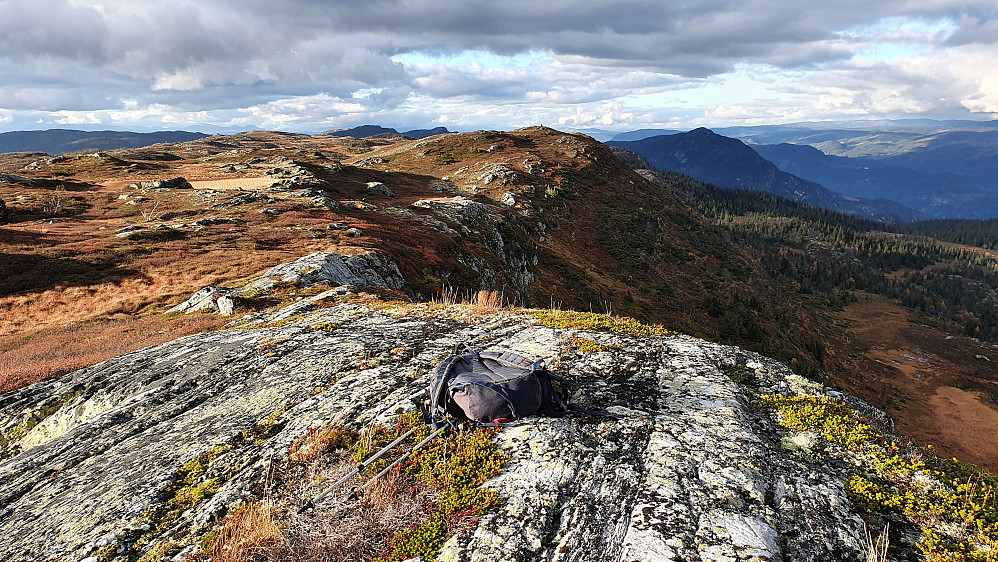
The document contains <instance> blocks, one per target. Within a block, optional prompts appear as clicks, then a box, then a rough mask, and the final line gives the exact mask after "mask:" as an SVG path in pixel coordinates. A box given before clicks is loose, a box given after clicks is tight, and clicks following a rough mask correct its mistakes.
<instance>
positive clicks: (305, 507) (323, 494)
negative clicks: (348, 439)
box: [298, 428, 416, 513]
mask: <svg viewBox="0 0 998 562" xmlns="http://www.w3.org/2000/svg"><path fill="white" fill-rule="evenodd" d="M414 431H416V429H415V428H413V429H410V430H409V431H406V432H405V433H403V434H402V436H401V437H399V438H398V439H396V440H395V441H392V442H391V443H389V444H388V445H386V446H385V448H384V449H381V450H380V451H378V452H377V453H375V454H374V456H372V457H371V458H369V459H367V460H366V461H364V462H362V463H360V465H359V466H358V467H357V468H355V469H353V470H352V471H350V474H347V475H346V476H344V477H343V478H340V479H339V480H337V481H336V482H334V483H333V484H331V485H330V486H329V487H327V488H326V489H325V490H323V491H322V492H320V493H319V495H317V496H315V497H314V498H312V499H311V500H309V501H308V503H306V504H305V505H303V506H302V507H301V509H299V510H298V513H303V512H305V511H307V510H309V509H312V508H313V507H315V503H316V502H318V501H321V500H322V498H324V497H326V496H328V495H329V493H330V492H332V491H333V490H335V489H336V488H337V487H338V486H339V485H340V484H342V483H344V482H346V481H347V480H349V479H351V478H353V477H354V476H356V475H357V474H359V473H360V472H361V471H363V470H364V469H365V468H367V465H369V464H371V463H372V462H374V461H376V460H378V459H379V458H381V455H384V454H385V453H387V452H388V451H390V450H392V448H393V447H395V446H396V445H398V444H399V443H401V442H403V441H405V440H406V438H407V437H409V436H410V435H412V433H413V432H414Z"/></svg>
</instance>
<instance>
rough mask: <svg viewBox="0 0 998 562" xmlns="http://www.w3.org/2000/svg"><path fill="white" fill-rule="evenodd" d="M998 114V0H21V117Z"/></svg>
mask: <svg viewBox="0 0 998 562" xmlns="http://www.w3.org/2000/svg"><path fill="white" fill-rule="evenodd" d="M911 117H916V118H933V119H992V118H996V117H998V3H996V2H995V1H994V0H984V1H963V2H959V1H951V0H907V1H897V2H895V1H883V0H834V1H828V0H821V1H815V0H607V1H602V2H586V1H580V0H542V1H537V0H503V1H500V2H496V1H494V0H493V1H478V0H475V1H471V0H467V1H455V0H363V1H357V0H285V1H280V2H276V1H273V0H228V1H221V0H196V1H189V0H171V1H169V2H163V1H161V0H104V1H102V2H94V1H90V0H0V131H8V130H19V129H38V128H51V127H74V128H87V129H102V128H109V129H131V130H156V129H188V130H201V131H205V132H215V131H234V130H247V129H252V128H265V129H278V130H286V131H298V132H317V131H322V130H326V129H331V128H344V127H351V126H354V125H360V124H365V123H377V124H381V125H385V126H391V127H396V128H398V129H400V130H405V129H410V128H428V127H434V126H440V125H443V126H446V127H448V128H450V129H451V130H472V129H482V128H486V129H511V128H516V127H521V126H526V125H532V124H541V123H542V124H545V125H550V126H555V127H561V128H565V129H572V128H579V129H584V128H599V129H607V130H631V129H637V128H645V127H661V128H679V129H688V128H692V127H697V126H701V125H706V126H721V125H742V124H769V123H787V122H795V121H809V120H829V119H836V120H838V119H868V118H911Z"/></svg>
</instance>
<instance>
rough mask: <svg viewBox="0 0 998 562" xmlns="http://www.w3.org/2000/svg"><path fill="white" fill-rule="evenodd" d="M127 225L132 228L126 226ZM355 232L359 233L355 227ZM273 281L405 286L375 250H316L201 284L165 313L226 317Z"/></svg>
mask: <svg viewBox="0 0 998 562" xmlns="http://www.w3.org/2000/svg"><path fill="white" fill-rule="evenodd" d="M128 228H133V227H126V229H128ZM122 230H125V229H122ZM352 230H357V229H352ZM357 234H360V231H359V230H357ZM275 281H284V282H289V283H294V284H296V285H299V286H301V287H309V286H312V285H320V284H322V285H330V286H333V287H338V286H344V285H356V286H360V287H374V288H382V289H401V288H402V287H404V286H405V279H404V278H403V277H402V273H401V272H399V269H398V265H396V264H395V262H394V261H392V260H391V259H389V258H386V257H383V256H381V255H380V254H378V253H377V252H367V253H365V254H361V255H358V256H347V255H343V254H338V253H336V252H319V253H315V254H311V255H308V256H305V257H303V258H301V259H298V260H295V261H293V262H289V263H283V264H280V265H277V266H274V267H272V268H270V269H269V270H267V272H266V273H264V274H263V276H261V277H257V278H256V279H253V280H251V281H250V282H249V283H246V284H245V285H243V286H242V287H238V288H232V287H215V286H209V287H203V288H201V289H200V290H198V292H196V293H194V294H193V295H191V297H190V298H188V299H187V300H186V301H184V302H182V303H180V304H178V305H176V306H174V307H172V308H170V309H169V310H167V311H166V314H169V313H171V312H183V313H185V314H190V313H192V312H214V311H217V312H218V313H219V314H221V315H223V316H228V315H231V314H233V313H234V312H235V305H236V302H235V300H234V299H233V298H232V297H245V296H247V295H248V296H259V295H261V294H265V293H268V292H269V291H270V290H271V289H273V287H274V283H275Z"/></svg>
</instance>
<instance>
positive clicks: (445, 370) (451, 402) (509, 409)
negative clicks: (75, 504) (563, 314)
mask: <svg viewBox="0 0 998 562" xmlns="http://www.w3.org/2000/svg"><path fill="white" fill-rule="evenodd" d="M461 348H464V349H465V352H464V353H461ZM553 382H557V383H558V385H559V386H560V387H561V392H563V393H564V396H562V395H560V394H559V392H558V390H556V389H555V387H554V385H553V384H552V383H553ZM429 392H430V409H429V417H431V418H432V420H433V421H435V422H436V421H439V418H440V417H445V418H453V419H457V420H470V421H474V422H478V423H479V424H480V425H501V424H503V423H507V422H511V421H515V420H518V419H521V418H524V417H526V416H530V415H533V414H538V413H539V414H543V415H547V416H555V417H560V416H564V415H565V414H567V413H569V412H584V413H590V414H597V415H605V416H609V414H604V413H602V412H593V411H590V410H585V409H582V408H579V407H577V406H574V405H571V404H569V403H568V399H567V396H568V393H569V383H568V381H567V380H565V379H564V378H562V377H559V376H558V375H555V374H554V373H552V372H550V371H548V370H547V368H545V366H544V361H543V360H537V361H534V360H530V359H526V358H524V357H521V356H519V355H516V354H515V353H511V352H508V351H482V352H479V351H476V350H475V349H473V348H472V347H471V346H469V345H467V344H462V345H459V346H458V347H457V349H455V350H454V354H453V355H451V356H450V357H448V358H447V359H446V360H444V362H443V363H441V364H440V366H438V367H437V370H436V373H435V374H434V376H433V378H432V379H431V381H430V388H429ZM609 417H614V416H609ZM431 425H435V424H432V423H431Z"/></svg>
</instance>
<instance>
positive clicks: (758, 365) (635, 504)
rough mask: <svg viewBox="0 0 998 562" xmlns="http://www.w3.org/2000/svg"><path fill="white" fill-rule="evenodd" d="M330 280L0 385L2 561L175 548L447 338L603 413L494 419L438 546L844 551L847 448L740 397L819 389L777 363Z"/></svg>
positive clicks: (380, 418) (686, 340)
mask: <svg viewBox="0 0 998 562" xmlns="http://www.w3.org/2000/svg"><path fill="white" fill-rule="evenodd" d="M337 298H338V299H340V300H338V301H329V302H328V304H330V306H318V304H320V301H319V300H316V299H303V300H301V301H298V302H296V303H293V304H291V305H289V307H287V308H285V309H282V310H280V311H278V312H276V313H273V314H271V315H269V316H268V315H260V314H258V315H255V316H252V317H244V318H242V319H241V320H237V321H236V322H235V323H234V324H233V325H231V328H232V329H227V330H223V331H217V332H212V333H205V334H199V335H196V336H189V337H184V338H181V339H178V340H176V341H173V342H170V343H166V344H163V345H158V346H154V347H150V348H147V349H143V350H140V351H137V352H134V353H130V354H127V355H124V356H121V357H117V358H114V359H111V360H108V361H105V362H103V363H100V364H98V365H94V366H92V367H88V368H85V369H82V370H79V371H76V372H74V373H71V374H68V375H66V376H63V377H61V378H59V379H55V380H50V381H46V382H41V383H37V384H35V385H32V386H29V387H26V388H23V389H21V390H17V391H14V392H10V393H6V394H3V395H2V396H0V420H2V431H3V440H2V441H0V443H3V457H4V458H3V461H2V462H0V504H2V506H3V507H2V511H0V525H2V527H3V529H4V531H5V532H4V533H2V534H0V558H3V559H4V560H11V561H13V560H24V561H28V560H89V561H97V560H104V559H109V558H113V557H114V556H115V555H116V554H119V555H121V556H122V559H126V557H127V558H130V559H136V558H138V557H139V556H141V555H148V554H149V553H150V552H154V551H155V552H156V553H157V555H158V556H161V557H162V559H172V560H185V559H187V557H188V556H190V555H192V554H196V552H197V551H198V550H199V549H200V548H201V546H199V545H200V544H201V543H200V542H199V540H200V538H201V537H203V536H205V535H206V534H207V533H209V532H210V531H211V530H212V529H213V528H216V527H217V526H218V525H219V521H220V520H221V518H222V516H223V515H225V513H226V511H227V510H229V509H231V508H232V507H233V506H235V505H237V504H239V503H240V502H244V501H248V500H250V499H252V498H253V497H254V495H256V494H259V493H260V492H259V490H260V486H261V484H262V483H264V482H265V481H266V480H267V479H268V475H269V474H270V472H271V471H273V470H274V467H275V466H278V465H280V464H281V463H285V462H287V459H288V448H289V445H290V444H291V443H292V442H294V441H295V440H296V439H297V438H299V437H301V436H302V435H303V434H305V433H306V432H308V431H309V429H310V428H316V427H320V426H324V425H330V424H332V425H336V426H340V427H344V428H349V429H356V430H360V429H363V428H365V427H369V426H371V424H374V423H377V422H386V421H387V420H390V419H391V418H392V417H393V416H397V415H398V414H399V413H400V412H402V411H406V410H412V408H413V405H412V403H411V401H410V400H408V397H410V396H412V395H414V394H416V393H418V392H419V391H421V390H422V389H424V388H425V387H426V386H427V383H428V380H429V376H430V373H431V372H432V371H433V369H434V368H435V366H436V365H437V364H438V363H439V362H440V361H441V360H442V359H444V358H446V357H447V356H448V355H449V354H450V353H451V352H452V350H453V349H454V347H455V346H456V345H457V344H460V343H462V342H468V343H470V344H471V345H473V346H475V347H478V348H482V349H507V350H512V351H515V352H516V353H519V354H521V355H524V356H529V357H538V358H543V359H544V360H545V361H546V362H547V364H548V365H549V368H551V370H552V371H553V372H555V373H558V374H561V375H564V376H565V377H567V378H568V379H570V380H571V381H573V382H574V383H575V386H576V388H577V390H576V392H575V394H574V396H573V397H572V400H573V401H574V402H575V403H577V404H579V405H581V406H584V407H589V408H595V409H601V410H605V411H606V412H609V413H612V414H614V415H616V416H618V417H619V418H620V419H610V418H605V417H598V416H589V415H573V416H571V417H566V418H545V417H531V418H528V419H525V420H523V421H520V422H519V423H516V424H515V425H513V426H512V427H508V428H504V429H503V430H502V431H501V432H499V433H498V435H497V436H496V438H495V439H496V441H497V443H498V445H499V447H500V448H501V450H502V451H503V453H504V454H505V455H507V456H508V457H509V462H508V464H507V466H506V467H505V470H504V471H503V472H502V473H501V474H499V475H498V476H496V477H494V478H492V479H490V480H489V481H488V482H486V483H485V486H486V487H488V488H490V489H493V490H495V491H496V492H498V494H499V496H500V498H501V499H502V500H501V504H500V507H499V508H498V509H496V510H494V511H492V512H490V513H487V514H486V515H484V516H483V517H481V518H480V519H478V520H477V523H475V524H474V525H472V526H470V527H469V528H467V529H464V530H462V531H460V532H458V533H457V534H455V535H453V536H452V537H451V538H450V539H449V540H448V541H447V542H446V543H445V544H444V545H443V546H442V548H441V549H440V552H439V555H438V559H439V560H524V561H526V560H627V561H631V560H635V561H637V560H717V561H721V560H725V561H728V560H730V561H735V560H786V561H791V560H794V561H797V560H847V559H858V558H859V557H860V556H861V555H862V552H863V549H864V544H865V543H864V541H865V538H864V523H863V521H862V520H861V519H860V517H859V516H858V515H857V512H856V509H855V507H854V506H853V502H852V501H851V500H850V497H849V496H848V495H847V492H846V485H847V481H848V475H849V465H848V464H847V463H844V462H841V461H834V460H830V457H829V456H828V455H827V453H826V452H825V449H824V448H823V447H824V446H820V445H815V444H814V442H813V441H814V440H813V439H812V443H811V446H810V447H808V446H791V445H788V444H787V443H788V440H787V431H786V430H785V429H783V428H781V427H780V426H779V425H778V424H777V418H776V417H774V416H773V414H772V412H770V411H769V410H768V409H766V408H765V407H763V406H762V405H761V403H760V401H759V399H758V397H759V396H763V395H785V396H802V395H818V396H822V395H827V394H829V391H827V390H825V389H823V388H822V387H820V386H819V385H817V384H815V383H812V382H809V381H806V380H805V379H803V378H801V377H798V376H796V375H793V374H792V373H791V371H790V370H789V369H788V368H787V367H785V366H784V365H782V364H779V363H776V362H774V361H772V360H769V359H767V358H765V357H761V356H759V355H757V354H754V353H750V352H746V351H743V350H741V349H738V348H735V347H728V346H723V345H718V344H712V343H708V342H706V341H702V340H699V339H695V338H692V337H688V336H682V335H629V334H625V333H614V332H606V331H589V330H580V329H574V328H558V327H552V326H549V325H545V324H552V323H551V322H546V321H545V320H544V319H545V318H549V317H550V315H558V314H569V313H557V312H552V311H548V312H544V313H542V312H536V311H515V310H498V311H491V312H484V313H474V312H468V311H467V308H468V307H467V306H465V307H463V308H462V306H461V305H452V306H449V307H448V306H443V305H437V306H426V305H404V306H403V305H399V306H396V307H394V308H393V307H372V306H370V305H365V304H357V303H349V302H345V301H343V300H342V299H343V298H344V297H342V296H339V297H337ZM278 315H279V316H280V318H283V319H284V320H280V321H275V319H276V318H278ZM579 342H585V343H586V344H587V345H581V344H580V343H579ZM831 394H832V395H834V396H837V397H839V398H840V399H841V398H842V397H841V395H838V394H836V393H831ZM848 400H849V401H850V403H852V404H853V405H858V406H860V407H865V406H862V404H861V403H860V402H859V401H857V400H854V399H848ZM865 408H866V410H865V412H866V414H867V415H868V416H870V417H871V418H874V419H879V418H877V416H878V414H877V413H876V411H875V410H873V409H872V408H869V407H865ZM251 434H252V435H253V436H255V437H253V438H248V437H247V435H251ZM797 442H798V443H800V442H803V440H800V439H798V440H797ZM221 446H224V447H225V448H224V449H219V447H221ZM212 450H221V451H224V452H222V453H220V454H218V455H214V456H213V458H211V459H210V460H209V461H206V464H208V466H207V469H206V470H205V471H204V472H205V474H204V475H203V476H201V478H202V479H204V480H202V481H197V482H193V483H192V486H194V487H195V489H200V490H201V491H202V492H203V493H201V494H199V495H198V497H197V498H196V501H195V502H194V503H193V504H192V505H190V506H189V507H186V508H185V509H183V510H182V512H179V513H176V512H175V513H173V515H172V516H171V517H172V518H171V519H169V520H168V522H167V524H162V522H157V521H155V520H152V519H151V515H150V514H159V515H162V514H163V513H164V510H163V509H162V505H161V504H162V503H163V502H164V501H165V500H164V490H166V489H168V488H169V487H170V486H171V484H172V483H173V482H174V481H175V480H176V479H177V478H178V474H179V472H178V470H179V469H180V468H181V467H183V466H185V463H188V464H189V463H190V461H191V460H192V459H197V458H201V459H204V458H205V457H204V455H205V453H206V452H209V451H212ZM209 477H210V478H211V480H210V482H212V483H213V485H212V486H208V487H206V485H204V484H202V483H201V482H208V481H209V480H208V478H209ZM178 537H179V539H178ZM168 540H169V541H172V542H171V543H170V544H171V549H164V548H162V547H160V548H158V550H157V545H161V544H164V543H165V542H166V541H168ZM202 542H203V541H202ZM147 559H153V558H149V557H148V556H147V557H146V558H143V560H147Z"/></svg>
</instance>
